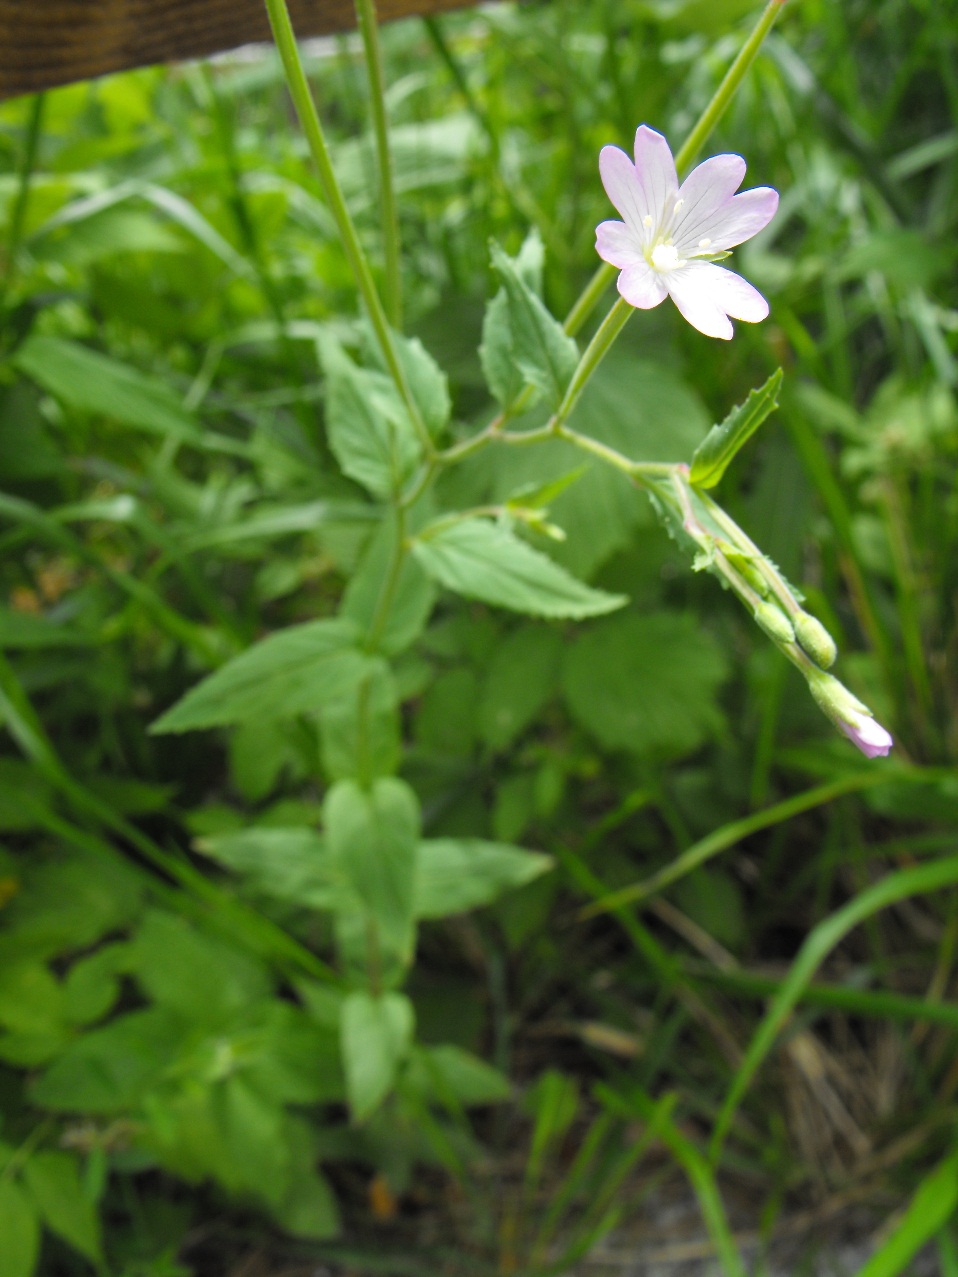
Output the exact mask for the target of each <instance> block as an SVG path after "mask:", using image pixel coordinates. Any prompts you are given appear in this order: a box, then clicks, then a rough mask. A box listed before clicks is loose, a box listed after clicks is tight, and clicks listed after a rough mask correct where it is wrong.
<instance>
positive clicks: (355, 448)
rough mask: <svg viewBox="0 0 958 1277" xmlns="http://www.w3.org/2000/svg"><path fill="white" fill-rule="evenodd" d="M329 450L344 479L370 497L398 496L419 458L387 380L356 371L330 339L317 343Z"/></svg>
mask: <svg viewBox="0 0 958 1277" xmlns="http://www.w3.org/2000/svg"><path fill="white" fill-rule="evenodd" d="M322 360H323V370H324V372H325V373H326V429H327V432H328V435H329V446H330V447H331V448H332V450H333V453H334V455H335V457H336V460H337V461H338V462H339V464H340V466H341V467H342V469H343V473H344V474H347V475H348V476H349V477H350V479H355V480H356V482H357V483H360V484H362V486H363V487H364V488H366V489H367V490H368V491H369V492H371V493H372V494H373V496H376V497H381V498H385V497H388V496H390V494H393V493H396V492H398V491H399V490H400V489H401V488H402V485H403V484H404V483H405V481H406V479H408V478H409V475H410V474H411V473H412V471H413V469H414V468H415V466H416V464H417V463H418V461H419V460H420V457H421V448H420V444H419V440H418V439H417V437H416V432H415V430H414V429H413V425H412V422H411V421H410V420H409V415H408V413H407V412H406V409H405V407H404V406H403V404H402V403H401V401H400V399H399V397H398V395H397V392H396V389H395V387H394V386H393V383H392V381H391V380H390V379H389V377H387V376H386V375H385V374H384V373H381V372H373V371H370V370H369V369H366V368H357V366H356V365H355V364H354V363H353V361H352V360H351V359H350V358H349V357H348V356H347V355H346V353H345V352H344V351H343V349H342V347H341V346H339V344H338V343H336V342H335V341H333V340H332V339H329V338H327V339H325V340H324V341H323V342H322Z"/></svg>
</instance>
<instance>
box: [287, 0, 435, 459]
mask: <svg viewBox="0 0 958 1277" xmlns="http://www.w3.org/2000/svg"><path fill="white" fill-rule="evenodd" d="M265 4H266V12H267V14H268V15H269V21H270V26H271V27H272V29H273V38H274V40H275V41H276V48H277V49H278V50H279V56H280V59H281V61H282V63H283V71H284V74H285V77H286V84H287V87H288V89H289V93H290V96H291V97H292V99H293V104H294V106H295V107H296V113H297V115H298V116H299V121H300V124H301V125H302V128H303V132H304V133H305V135H306V141H307V143H308V145H309V149H310V153H311V154H312V157H313V161H314V162H315V164H316V168H317V171H318V173H319V180H320V181H321V183H322V185H323V190H324V192H325V194H326V200H327V202H328V204H329V207H330V211H331V212H332V214H333V218H334V220H335V222H336V227H337V229H338V231H339V236H340V239H341V240H342V244H343V248H344V249H345V250H346V256H347V257H348V259H349V264H350V266H351V268H352V271H353V275H354V276H355V279H356V283H357V285H358V287H359V291H360V293H361V294H362V298H363V301H364V303H365V305H366V310H367V312H368V314H369V319H370V322H371V324H372V326H373V331H374V332H375V334H376V340H377V341H378V343H379V347H380V349H381V351H382V354H383V359H384V360H385V362H386V367H387V368H388V369H389V374H390V376H391V377H392V379H393V381H394V382H395V384H396V389H397V390H398V391H399V394H400V397H401V398H402V401H403V403H404V404H405V407H406V411H407V412H408V413H409V417H410V420H411V421H412V424H413V428H414V429H415V431H416V434H417V435H418V436H419V441H420V443H421V444H422V447H423V451H424V452H425V454H426V456H427V457H428V456H432V454H433V453H434V452H435V448H434V446H433V442H432V437H431V436H430V434H429V431H428V430H427V428H426V423H425V422H424V421H423V419H422V413H421V412H420V411H419V407H418V405H417V404H416V401H415V399H414V398H413V396H412V392H411V391H410V389H409V383H408V381H407V379H406V374H405V373H404V371H403V367H402V364H401V363H400V361H399V354H398V352H397V349H396V343H395V340H394V337H393V333H392V329H391V328H390V327H389V321H388V320H387V318H386V312H385V310H384V309H383V303H382V299H381V298H380V296H379V292H378V290H377V288H376V282H375V280H374V279H373V274H372V271H371V270H370V267H369V261H368V259H367V257H366V254H365V252H364V250H363V246H362V244H361V243H360V242H359V235H358V234H357V232H356V227H355V225H354V223H353V219H352V217H351V215H350V212H349V209H348V208H347V207H346V201H345V199H344V198H343V192H342V188H341V187H340V185H339V180H338V178H337V177H336V173H335V170H334V169H333V164H332V160H331V159H330V155H329V147H328V146H327V144H326V137H325V134H324V133H323V126H322V123H321V122H320V119H319V113H318V112H317V110H316V103H315V102H314V101H313V95H312V93H311V92H310V88H309V84H308V82H307V80H306V72H305V71H304V70H303V63H302V59H301V58H300V56H299V47H298V45H297V43H296V35H295V33H294V31H293V24H292V22H291V21H290V17H289V9H288V8H287V6H286V0H265Z"/></svg>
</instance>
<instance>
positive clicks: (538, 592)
mask: <svg viewBox="0 0 958 1277" xmlns="http://www.w3.org/2000/svg"><path fill="white" fill-rule="evenodd" d="M412 548H413V553H414V554H415V555H416V557H417V559H418V560H419V562H420V563H421V564H422V566H423V567H424V568H425V570H426V571H427V572H428V573H429V575H430V576H431V577H433V578H434V579H435V580H437V581H438V582H439V583H440V584H441V585H444V586H446V588H447V589H449V590H455V591H456V593H458V594H464V595H465V596H466V598H472V599H481V600H482V601H483V602H484V603H492V604H495V605H496V606H498V607H507V608H512V609H513V610H514V611H516V612H528V613H529V614H531V615H533V616H571V617H585V616H598V615H600V614H601V613H603V612H611V611H613V610H614V609H615V608H619V607H621V606H622V605H623V603H625V602H626V601H627V600H626V599H625V598H624V597H623V596H622V595H621V594H606V593H605V592H604V591H603V590H593V589H591V588H590V587H589V586H588V585H584V584H583V583H582V582H581V581H577V580H576V578H575V577H573V576H570V575H569V573H568V572H566V570H565V569H564V568H561V567H559V565H558V564H557V563H553V561H552V560H551V559H549V558H547V557H546V555H544V554H541V553H540V552H539V551H538V550H534V549H533V548H532V547H531V546H530V545H527V544H526V543H525V541H520V539H519V538H518V537H517V536H515V535H514V534H513V533H512V532H510V531H509V530H508V529H507V528H505V527H502V526H501V525H500V524H495V523H490V522H489V521H488V520H487V519H477V518H469V519H461V520H459V521H458V522H455V523H443V522H441V523H438V524H434V525H433V527H432V528H426V529H424V531H423V532H422V533H421V534H420V536H419V537H417V538H416V539H415V540H414V541H413V547H412Z"/></svg>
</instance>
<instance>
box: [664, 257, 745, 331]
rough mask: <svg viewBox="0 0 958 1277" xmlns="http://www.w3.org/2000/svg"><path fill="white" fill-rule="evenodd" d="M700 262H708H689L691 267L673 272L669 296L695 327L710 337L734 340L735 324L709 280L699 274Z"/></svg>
mask: <svg viewBox="0 0 958 1277" xmlns="http://www.w3.org/2000/svg"><path fill="white" fill-rule="evenodd" d="M700 264H701V265H706V264H707V263H697V262H689V264H688V265H687V266H683V267H681V268H680V269H679V270H674V271H671V272H670V273H669V275H668V276H667V282H668V289H669V296H670V297H671V298H672V300H673V301H674V302H675V304H676V306H677V307H678V308H679V311H680V313H681V314H682V315H683V316H684V317H685V318H686V319H687V320H688V321H689V323H690V324H691V325H692V327H693V328H697V329H698V330H699V332H700V333H705V335H706V337H721V338H722V340H723V341H731V340H732V325H731V323H730V322H729V318H728V315H727V314H726V313H725V311H724V310H723V309H722V307H721V306H720V305H718V303H717V302H716V300H715V298H714V297H713V295H712V291H711V290H710V288H709V286H708V281H707V280H704V279H702V277H701V276H700V275H699V274H698V267H699V265H700Z"/></svg>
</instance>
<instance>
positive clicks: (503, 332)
mask: <svg viewBox="0 0 958 1277" xmlns="http://www.w3.org/2000/svg"><path fill="white" fill-rule="evenodd" d="M544 255H545V254H544V250H543V246H542V240H541V239H540V238H539V234H538V232H537V231H535V230H532V231H531V232H530V233H529V235H527V236H526V240H525V243H524V244H523V245H522V248H521V249H520V250H519V255H518V257H516V258H515V259H514V262H515V267H516V271H517V272H518V274H519V275H520V277H521V278H522V279H523V280H524V281H525V283H526V284H527V285H528V287H529V288H531V289H532V291H533V292H534V293H535V294H536V295H537V296H538V295H540V294H541V292H542V265H543V258H544ZM513 344H514V343H513V337H512V326H511V323H510V320H509V298H508V295H507V293H506V290H505V289H504V288H500V289H499V291H498V292H497V293H496V295H495V296H494V297H493V298H492V299H491V300H490V301H489V303H488V305H487V306H486V313H485V316H484V318H483V323H482V345H481V346H480V347H479V358H480V361H481V363H482V370H483V373H484V374H485V378H486V383H487V384H488V386H489V389H490V390H491V391H492V393H493V395H494V396H495V398H496V399H498V400H499V402H500V404H502V406H503V407H506V406H507V405H508V404H511V403H512V401H513V400H514V399H515V398H516V396H517V395H518V394H519V392H520V391H521V390H522V388H523V386H524V384H525V379H524V378H523V376H522V373H521V371H520V369H519V366H518V364H517V363H516V361H515V358H514V356H513Z"/></svg>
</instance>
